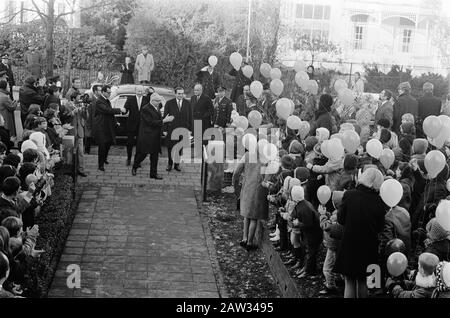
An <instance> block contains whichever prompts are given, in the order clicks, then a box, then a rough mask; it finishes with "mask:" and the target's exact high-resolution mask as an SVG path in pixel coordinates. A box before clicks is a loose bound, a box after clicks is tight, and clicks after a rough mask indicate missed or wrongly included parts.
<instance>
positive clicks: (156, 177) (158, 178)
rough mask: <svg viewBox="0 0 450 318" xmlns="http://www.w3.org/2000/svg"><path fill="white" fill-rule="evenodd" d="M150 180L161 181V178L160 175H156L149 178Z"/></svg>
mask: <svg viewBox="0 0 450 318" xmlns="http://www.w3.org/2000/svg"><path fill="white" fill-rule="evenodd" d="M150 179H156V180H162V177H161V176H160V175H157V174H156V175H153V176H150Z"/></svg>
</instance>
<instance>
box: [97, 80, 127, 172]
mask: <svg viewBox="0 0 450 318" xmlns="http://www.w3.org/2000/svg"><path fill="white" fill-rule="evenodd" d="M110 95H111V86H109V85H104V86H103V87H102V91H101V92H100V96H98V98H97V100H96V101H95V106H94V112H95V114H94V127H93V129H94V139H95V141H96V142H97V144H98V170H100V171H105V167H104V165H105V164H109V162H108V152H109V148H110V147H111V145H113V144H115V143H116V131H115V128H116V124H117V121H116V117H115V115H118V114H120V113H121V112H122V113H124V112H125V109H119V108H112V106H111V102H110V101H109V96H110Z"/></svg>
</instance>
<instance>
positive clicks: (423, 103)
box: [416, 82, 442, 138]
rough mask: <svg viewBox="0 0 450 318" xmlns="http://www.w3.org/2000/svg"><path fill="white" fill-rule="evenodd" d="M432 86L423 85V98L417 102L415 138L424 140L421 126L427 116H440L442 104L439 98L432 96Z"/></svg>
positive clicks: (428, 84) (428, 83) (429, 84)
mask: <svg viewBox="0 0 450 318" xmlns="http://www.w3.org/2000/svg"><path fill="white" fill-rule="evenodd" d="M433 91H434V85H433V84H432V83H430V82H426V83H425V84H423V97H421V98H420V99H419V100H418V102H419V118H418V120H419V121H418V124H419V125H417V128H418V129H417V128H416V135H417V138H426V136H425V134H424V132H423V129H422V124H423V121H424V120H425V118H427V117H428V116H432V115H434V116H439V115H440V114H441V107H442V102H441V100H440V99H439V98H437V97H435V96H433Z"/></svg>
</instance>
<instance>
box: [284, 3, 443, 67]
mask: <svg viewBox="0 0 450 318" xmlns="http://www.w3.org/2000/svg"><path fill="white" fill-rule="evenodd" d="M442 8H443V7H442V2H440V1H438V0H428V1H426V0H399V1H395V3H393V1H390V0H358V1H356V0H282V7H281V10H280V16H281V21H282V26H283V30H285V32H284V34H282V37H281V39H280V46H279V55H278V57H279V58H280V59H281V60H283V61H286V64H289V62H291V63H292V61H294V60H295V59H297V58H302V59H304V60H306V61H311V54H310V53H309V52H306V51H302V50H296V49H295V48H296V47H295V43H294V42H295V36H298V35H306V36H309V37H310V38H312V39H314V38H316V39H320V40H321V42H332V43H333V44H336V45H337V46H338V47H340V49H341V53H340V54H339V55H338V56H337V55H336V54H335V55H332V56H330V54H326V53H322V54H319V55H318V57H317V58H316V62H324V61H328V63H325V64H327V65H326V67H328V68H333V66H334V68H335V69H339V70H340V71H344V72H348V71H349V68H350V65H351V67H352V68H353V71H355V70H361V69H362V65H363V64H366V63H377V64H379V65H380V66H381V69H383V66H384V68H385V69H388V68H389V66H390V65H393V64H398V65H402V66H404V67H408V68H411V69H413V70H414V72H416V73H423V72H437V73H443V74H447V67H448V65H442V63H441V58H440V53H439V49H438V48H437V47H436V46H435V45H434V44H433V36H432V35H433V30H434V28H436V27H437V26H436V25H435V22H436V20H437V18H439V17H441V16H443V15H444V12H443V9H442ZM337 61H341V62H342V63H340V64H339V63H336V62H337ZM331 62H334V63H331Z"/></svg>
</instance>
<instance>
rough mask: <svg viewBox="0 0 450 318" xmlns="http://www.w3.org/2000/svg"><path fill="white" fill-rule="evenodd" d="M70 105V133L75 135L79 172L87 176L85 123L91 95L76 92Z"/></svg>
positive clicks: (80, 174)
mask: <svg viewBox="0 0 450 318" xmlns="http://www.w3.org/2000/svg"><path fill="white" fill-rule="evenodd" d="M70 98H71V101H70V102H69V105H70V107H71V110H70V112H69V117H70V118H71V121H70V124H71V126H72V129H71V130H69V132H68V135H70V136H74V137H75V138H74V139H75V140H74V144H75V148H76V150H77V160H78V170H77V173H78V175H79V176H81V177H86V176H87V175H86V173H85V172H84V142H83V140H84V136H85V132H84V129H85V125H86V121H87V107H88V105H89V95H87V94H85V95H77V94H76V93H75V92H74V93H73V94H72V95H71V97H70Z"/></svg>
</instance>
